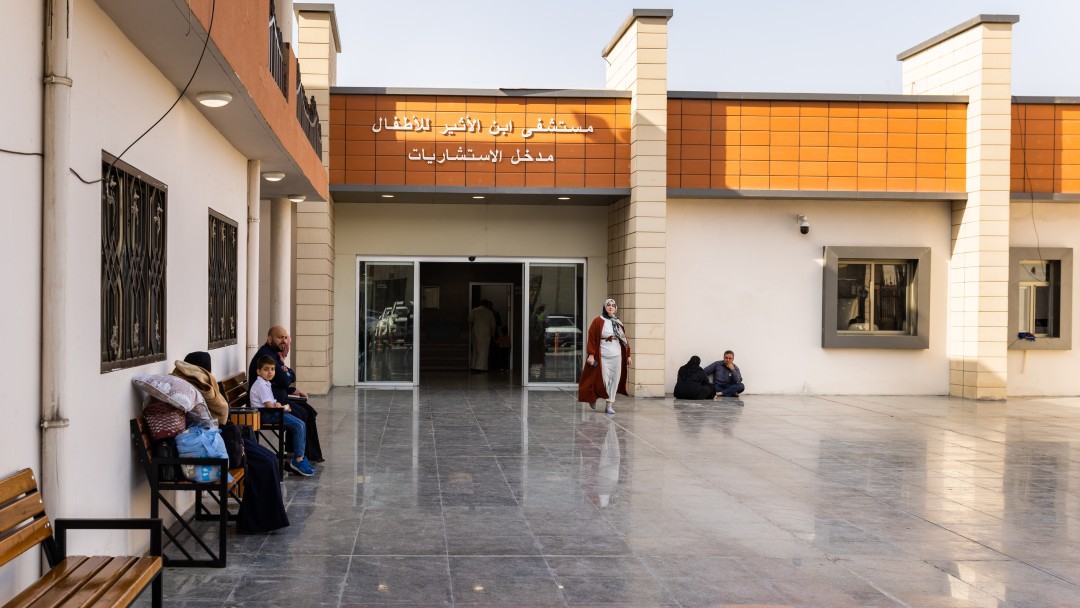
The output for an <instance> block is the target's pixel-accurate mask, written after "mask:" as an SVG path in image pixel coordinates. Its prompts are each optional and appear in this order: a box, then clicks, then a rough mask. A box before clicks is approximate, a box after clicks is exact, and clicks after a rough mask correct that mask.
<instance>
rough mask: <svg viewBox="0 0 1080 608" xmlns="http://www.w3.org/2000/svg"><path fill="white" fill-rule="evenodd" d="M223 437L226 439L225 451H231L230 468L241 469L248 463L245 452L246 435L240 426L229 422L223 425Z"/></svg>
mask: <svg viewBox="0 0 1080 608" xmlns="http://www.w3.org/2000/svg"><path fill="white" fill-rule="evenodd" d="M221 438H222V440H224V441H225V451H227V452H228V453H229V468H230V469H239V468H241V467H243V466H246V465H247V454H246V453H245V452H244V437H243V432H242V430H241V429H240V427H239V426H237V425H235V424H233V423H231V422H230V423H228V424H226V425H225V426H223V427H221Z"/></svg>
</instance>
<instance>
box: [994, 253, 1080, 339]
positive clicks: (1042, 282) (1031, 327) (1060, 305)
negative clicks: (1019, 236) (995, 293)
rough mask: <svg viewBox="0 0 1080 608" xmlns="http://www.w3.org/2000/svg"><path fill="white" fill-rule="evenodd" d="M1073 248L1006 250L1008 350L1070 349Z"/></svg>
mask: <svg viewBox="0 0 1080 608" xmlns="http://www.w3.org/2000/svg"><path fill="white" fill-rule="evenodd" d="M1072 276H1073V264H1072V249H1067V248H1061V247H1042V248H1038V247H1013V248H1012V249H1010V250H1009V348H1011V349H1014V350H1070V349H1072V314H1071V313H1072Z"/></svg>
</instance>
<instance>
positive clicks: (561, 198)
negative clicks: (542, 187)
mask: <svg viewBox="0 0 1080 608" xmlns="http://www.w3.org/2000/svg"><path fill="white" fill-rule="evenodd" d="M559 200H560V201H568V200H570V197H569V196H560V197H559Z"/></svg>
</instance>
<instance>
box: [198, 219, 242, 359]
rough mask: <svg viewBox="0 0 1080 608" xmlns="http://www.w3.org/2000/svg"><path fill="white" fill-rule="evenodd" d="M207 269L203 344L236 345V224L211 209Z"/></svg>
mask: <svg viewBox="0 0 1080 608" xmlns="http://www.w3.org/2000/svg"><path fill="white" fill-rule="evenodd" d="M209 228H210V234H209V237H210V238H209V243H210V256H209V260H210V266H209V273H208V275H209V281H210V284H209V289H208V294H209V303H208V310H209V315H208V318H209V319H208V321H209V322H208V328H207V329H208V333H207V340H206V341H207V342H208V343H209V345H210V348H218V347H221V346H229V345H230V344H236V291H237V287H236V260H237V249H236V247H237V244H236V237H237V229H236V222H234V221H232V220H230V219H229V218H227V217H225V216H224V215H221V214H219V213H217V212H215V211H213V210H211V211H210V221H209Z"/></svg>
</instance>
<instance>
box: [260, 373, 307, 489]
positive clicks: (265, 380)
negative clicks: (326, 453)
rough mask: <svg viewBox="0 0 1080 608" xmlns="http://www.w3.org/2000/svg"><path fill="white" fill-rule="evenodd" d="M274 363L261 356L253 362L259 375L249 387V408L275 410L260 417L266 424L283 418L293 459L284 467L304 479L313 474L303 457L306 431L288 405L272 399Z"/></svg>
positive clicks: (305, 458) (302, 423)
mask: <svg viewBox="0 0 1080 608" xmlns="http://www.w3.org/2000/svg"><path fill="white" fill-rule="evenodd" d="M275 367H276V365H275V362H274V359H273V357H269V356H262V357H259V359H258V360H257V361H256V362H255V373H256V374H258V375H259V377H258V378H256V379H255V382H254V383H253V384H252V385H251V392H250V393H249V399H250V400H251V407H254V408H261V409H268V410H277V411H273V412H263V413H262V416H263V417H264V420H266V421H267V422H277V421H278V417H279V416H284V424H285V429H286V430H288V431H289V433H290V434H291V435H292V444H293V445H292V448H293V450H292V453H293V458H292V459H291V460H289V461H288V463H287V464H286V465H285V466H287V467H288V468H289V471H290V472H292V473H296V474H297V475H303V476H304V477H310V476H312V475H314V474H315V468H314V467H312V466H311V463H310V462H308V459H307V457H306V456H304V446H305V445H307V438H306V436H305V435H306V429H305V427H304V422H303V421H302V420H300V419H299V418H297V417H296V416H293V415H292V414H290V413H289V404H288V403H285V404H284V405H282V404H281V403H279V402H278V400H277V399H275V398H274V391H273V389H272V388H271V387H270V381H271V380H273V379H274V373H275Z"/></svg>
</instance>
